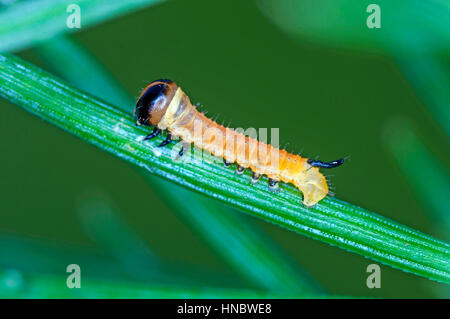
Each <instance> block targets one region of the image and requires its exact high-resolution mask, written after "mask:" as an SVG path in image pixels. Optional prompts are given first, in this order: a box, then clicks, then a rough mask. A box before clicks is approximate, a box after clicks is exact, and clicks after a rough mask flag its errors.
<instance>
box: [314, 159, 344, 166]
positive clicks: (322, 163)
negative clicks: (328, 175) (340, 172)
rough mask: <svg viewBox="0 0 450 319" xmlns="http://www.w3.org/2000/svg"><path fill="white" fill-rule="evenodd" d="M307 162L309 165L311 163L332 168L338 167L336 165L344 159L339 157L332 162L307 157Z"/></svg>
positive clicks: (340, 163)
mask: <svg viewBox="0 0 450 319" xmlns="http://www.w3.org/2000/svg"><path fill="white" fill-rule="evenodd" d="M307 162H308V164H309V165H311V166H313V167H320V168H333V167H338V166H340V165H342V163H344V159H343V158H340V159H338V160H335V161H332V162H322V161H317V160H312V159H309V160H308V161H307Z"/></svg>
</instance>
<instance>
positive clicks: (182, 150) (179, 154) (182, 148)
mask: <svg viewBox="0 0 450 319" xmlns="http://www.w3.org/2000/svg"><path fill="white" fill-rule="evenodd" d="M183 154H184V147H183V146H181V150H180V151H179V152H178V156H179V157H181V156H183Z"/></svg>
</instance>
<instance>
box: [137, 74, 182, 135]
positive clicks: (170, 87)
mask: <svg viewBox="0 0 450 319" xmlns="http://www.w3.org/2000/svg"><path fill="white" fill-rule="evenodd" d="M177 88H178V85H176V84H175V82H173V81H171V80H165V79H163V80H156V81H153V82H152V83H150V84H149V85H148V86H147V87H146V88H145V89H144V90H143V91H142V93H141V95H140V97H139V99H138V101H137V103H136V107H135V109H134V113H133V114H134V117H135V119H136V125H146V126H152V125H158V123H159V122H160V121H161V119H162V117H163V116H164V114H165V113H166V111H167V108H168V107H169V105H170V102H171V101H172V98H173V96H174V95H175V92H176V90H177Z"/></svg>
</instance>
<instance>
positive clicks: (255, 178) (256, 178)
mask: <svg viewBox="0 0 450 319" xmlns="http://www.w3.org/2000/svg"><path fill="white" fill-rule="evenodd" d="M260 177H261V175H260V174H256V173H255V172H253V173H252V179H251V183H252V184H256V183H257V182H258V181H259V178H260Z"/></svg>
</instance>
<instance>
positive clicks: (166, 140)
mask: <svg viewBox="0 0 450 319" xmlns="http://www.w3.org/2000/svg"><path fill="white" fill-rule="evenodd" d="M170 142H172V136H171V135H170V133H169V134H167V137H166V139H165V140H164V141H162V142H161V144H159V145H158V147H163V146H166V145H167V144H169V143H170Z"/></svg>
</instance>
